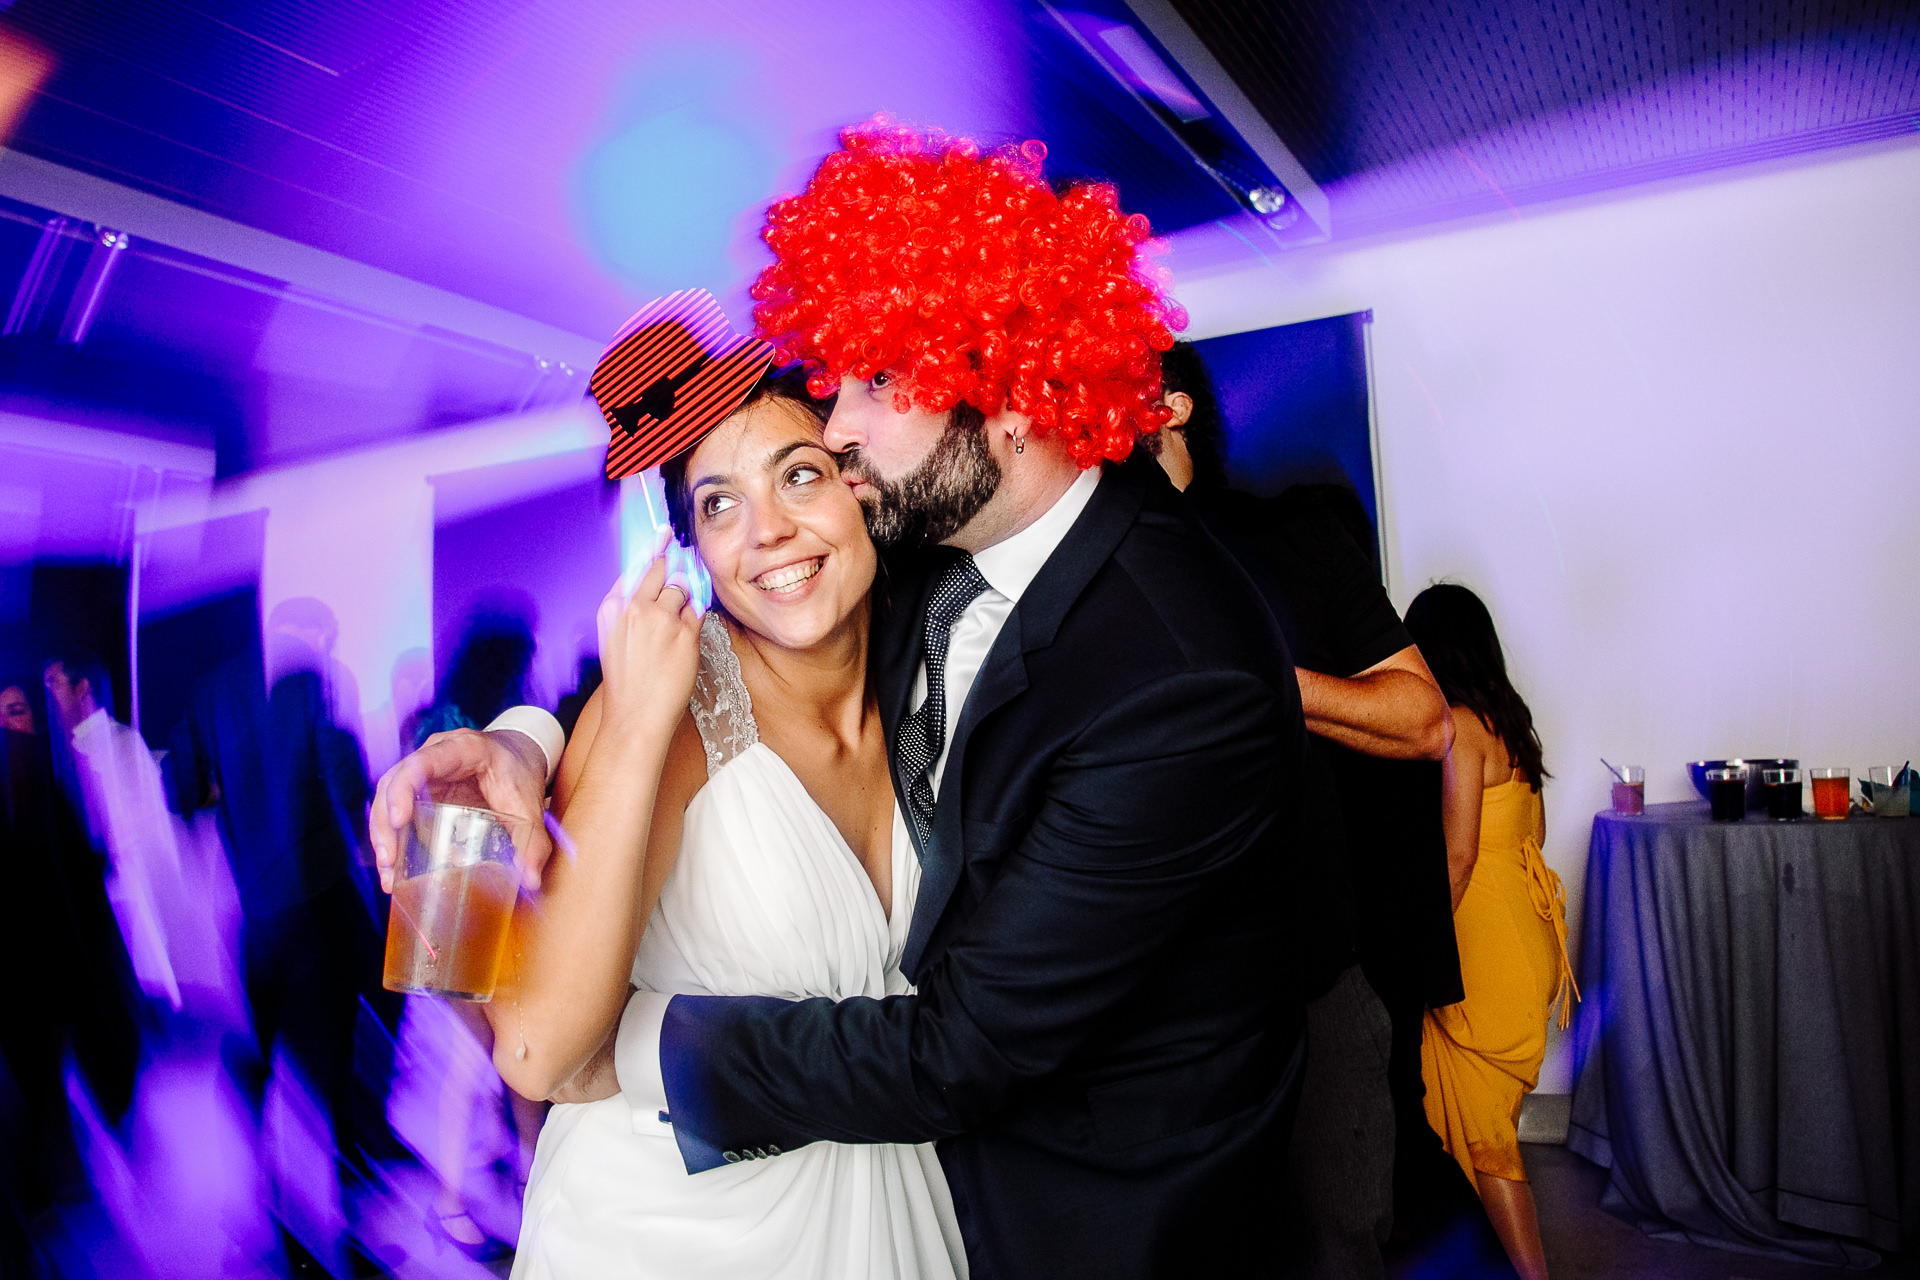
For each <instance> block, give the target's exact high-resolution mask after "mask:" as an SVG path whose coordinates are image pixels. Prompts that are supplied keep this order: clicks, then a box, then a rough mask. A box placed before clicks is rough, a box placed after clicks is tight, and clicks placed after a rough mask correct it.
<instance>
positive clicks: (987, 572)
mask: <svg viewBox="0 0 1920 1280" xmlns="http://www.w3.org/2000/svg"><path fill="white" fill-rule="evenodd" d="M1100 470H1101V469H1100V468H1099V467H1088V468H1087V469H1086V470H1085V471H1082V472H1081V473H1080V474H1079V475H1078V476H1077V477H1075V479H1074V482H1073V483H1072V484H1070V485H1068V486H1067V491H1066V492H1065V493H1063V494H1061V495H1060V496H1059V497H1058V498H1056V499H1054V503H1053V505H1052V506H1051V507H1049V508H1047V511H1046V514H1044V515H1042V516H1041V517H1040V518H1039V519H1038V520H1035V521H1034V522H1033V523H1032V524H1030V525H1028V526H1027V527H1026V528H1024V529H1022V530H1021V531H1020V532H1018V533H1016V534H1014V535H1013V536H1012V537H1011V538H1008V539H1006V540H1005V541H1003V542H996V543H994V544H993V545H992V546H990V547H988V548H986V549H985V550H983V551H977V552H975V553H974V557H973V563H974V565H975V566H976V567H977V568H978V569H979V570H980V576H981V577H983V578H985V579H986V580H987V585H988V586H990V587H992V588H993V589H994V590H995V591H998V592H999V593H1000V594H1001V595H1003V596H1005V597H1006V598H1007V599H1009V600H1011V601H1013V602H1014V603H1015V604H1018V603H1019V602H1020V596H1021V594H1022V593H1023V592H1024V591H1026V589H1027V586H1028V584H1029V583H1031V582H1032V581H1033V579H1034V577H1035V576H1036V575H1037V574H1039V572H1040V569H1041V567H1042V566H1043V565H1045V564H1046V563H1047V558H1048V557H1049V556H1051V555H1052V554H1053V551H1054V548H1055V547H1058V546H1059V545H1060V543H1061V541H1062V540H1063V539H1065V538H1066V536H1067V530H1069V529H1071V528H1073V522H1074V521H1075V520H1078V519H1079V518H1080V513H1081V512H1082V511H1085V510H1086V509H1087V503H1088V501H1089V500H1090V499H1092V497H1093V490H1094V486H1095V485H1097V484H1099V483H1100Z"/></svg>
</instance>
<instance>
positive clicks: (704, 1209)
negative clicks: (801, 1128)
mask: <svg viewBox="0 0 1920 1280" xmlns="http://www.w3.org/2000/svg"><path fill="white" fill-rule="evenodd" d="M691 707H692V710H693V715H694V720H695V722H696V724H697V725H698V726H699V729H700V737H701V739H702V741H703V742H705V744H706V749H707V784H706V786H704V787H702V788H701V789H700V791H699V792H698V793H697V794H695V796H694V797H693V800H692V801H691V802H690V803H689V804H688V805H687V814H686V827H685V830H684V833H683V834H682V836H681V839H680V856H679V859H678V861H677V862H676V863H675V864H674V868H673V874H672V875H671V876H669V877H668V879H667V883H666V886H665V888H664V889H663V890H662V892H661V895H660V902H659V905H658V906H657V907H656V908H655V909H654V912H653V916H652V918H651V919H650V920H649V921H648V922H647V929H646V933H645V935H644V936H643V937H642V939H641V942H640V950H639V954H638V955H637V956H636V958H635V960H634V963H633V981H634V985H636V986H638V987H642V988H644V989H647V990H652V991H664V992H672V993H674V994H699V995H773V996H783V997H785V998H787V999H793V1000H797V999H802V998H806V997H810V996H829V997H832V998H834V999H844V998H846V997H848V996H881V995H895V994H901V993H904V992H908V991H911V990H912V989H913V988H912V986H911V985H910V984H909V983H908V982H907V980H906V978H905V977H903V976H902V975H901V973H900V954H901V950H902V949H903V948H904V946H905V945H906V938H907V925H908V921H909V918H910V917H911V915H912V912H911V910H910V904H911V903H912V901H913V891H914V886H915V885H916V884H917V882H918V880H919V877H920V864H919V860H918V859H917V858H916V857H915V856H914V853H913V845H912V841H911V839H910V838H909V836H908V833H907V829H906V824H905V822H904V820H903V819H902V818H901V816H900V813H899V811H898V809H897V808H896V810H895V812H894V824H893V825H894V830H893V903H892V911H891V913H888V912H886V911H883V910H882V909H881V906H880V900H879V897H878V896H877V895H876V894H875V893H874V890H873V882H872V881H871V880H870V879H869V878H868V876H867V873H866V869H865V868H864V867H863V866H862V865H861V863H860V860H859V859H858V858H857V857H856V856H855V855H854V853H853V851H852V849H850V848H849V847H848V845H847V842H846V841H845V840H844V839H843V838H842V837H841V835H840V832H839V829H838V828H836V827H835V826H834V825H833V822H832V821H831V820H830V819H829V818H828V817H827V815H826V814H825V813H823V812H822V811H821V809H820V806H819V805H817V804H815V803H814V801H813V798H812V797H811V796H809V795H808V794H807V791H806V788H805V787H803V786H802V785H801V784H800V780H799V778H797V777H796V776H795V775H794V773H793V771H792V770H791V769H789V768H788V767H787V765H786V763H785V762H784V761H782V760H781V759H780V757H779V756H777V755H775V754H774V753H773V751H772V749H771V748H769V747H767V746H766V745H764V744H763V743H761V742H760V741H759V734H758V732H757V731H756V729H755V727H754V722H753V712H752V706H751V702H750V700H749V698H748V696H747V688H746V685H745V683H744V682H743V681H742V680H741V677H740V663H739V660H738V659H737V658H736V657H735V656H734V653H733V648H732V646H731V645H730V644H729V643H728V639H727V631H726V626H725V624H724V623H722V622H721V621H720V618H719V616H718V614H716V613H710V614H708V615H707V618H706V620H705V622H704V623H703V624H702V626H701V630H700V676H699V679H698V681H697V682H696V684H695V689H694V695H693V699H692V702H691ZM639 1130H644V1131H639ZM513 1275H514V1277H516V1280H548V1278H549V1277H551V1278H553V1280H601V1278H602V1277H608V1278H612V1277H635V1278H638V1277H647V1278H649V1280H651V1278H654V1277H658V1278H659V1280H688V1278H689V1277H707V1276H711V1277H715V1278H716V1280H719V1278H721V1277H724V1278H725V1280H750V1278H751V1277H760V1276H768V1277H771V1276H779V1277H795V1278H796V1280H806V1278H812V1277H818V1278H819V1280H859V1278H861V1277H870V1278H872V1280H882V1278H885V1280H895V1278H897V1280H936V1278H940V1280H945V1278H947V1277H964V1276H965V1275H966V1255H965V1252H964V1250H963V1248H962V1245H961V1242H960V1232H959V1227H958V1226H957V1224H956V1223H955V1220H954V1214H953V1201H952V1199H951V1197H950V1196H949V1194H948V1191H947V1183H946V1178H945V1176H944V1175H943V1174H942V1172H941V1169H940V1162H939V1160H938V1159H937V1158H936V1157H935V1156H934V1152H933V1147H932V1146H931V1145H930V1144H929V1145H922V1146H849V1145H842V1144H839V1143H831V1142H816V1143H813V1144H811V1145H809V1146H805V1147H802V1148H800V1149H799V1150H797V1151H788V1152H785V1153H783V1154H781V1155H778V1156H773V1157H770V1158H768V1159H761V1160H749V1161H743V1162H741V1163H738V1164H729V1165H726V1166H724V1167H722V1168H719V1169H713V1170H709V1171H708V1172H705V1173H700V1174H696V1175H691V1176H690V1175H689V1174H688V1173H687V1171H686V1167H685V1165H683V1164H682V1163H681V1159H680V1150H679V1148H678V1146H677V1145H676V1144H675V1143H674V1140H673V1133H672V1130H671V1129H669V1128H668V1127H666V1126H665V1125H659V1124H654V1123H651V1122H650V1121H644V1120H642V1121H636V1119H635V1117H634V1114H633V1111H632V1109H631V1108H630V1107H629V1106H628V1105H627V1102H626V1100H625V1099H624V1098H622V1097H620V1096H617V1095H616V1096H615V1097H612V1098H607V1099H603V1100H602V1101H599V1102H591V1103H584V1104H560V1105H556V1106H555V1107H554V1108H553V1110H552V1111H551V1113H550V1114H549V1115H548V1116H547V1123H546V1127H545V1128H544V1129H543V1130H542V1131H541V1133H540V1145H539V1148H538V1151H537V1153H536V1155H535V1157H534V1163H533V1173H532V1175H531V1177H530V1178H529V1179H528V1182H527V1199H526V1207H525V1212H524V1217H523V1219H522V1223H521V1228H520V1244H519V1250H518V1254H517V1256H516V1257H515V1259H514V1266H513Z"/></svg>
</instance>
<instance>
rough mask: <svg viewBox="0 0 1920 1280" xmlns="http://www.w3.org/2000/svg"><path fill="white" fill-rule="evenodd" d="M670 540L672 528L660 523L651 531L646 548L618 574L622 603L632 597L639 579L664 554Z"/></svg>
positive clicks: (637, 587) (644, 575)
mask: <svg viewBox="0 0 1920 1280" xmlns="http://www.w3.org/2000/svg"><path fill="white" fill-rule="evenodd" d="M672 541H673V530H672V529H671V528H669V527H667V526H666V525H661V526H660V527H659V528H658V529H655V530H654V531H653V537H652V538H650V539H648V541H647V544H646V550H645V551H644V552H642V553H641V554H640V555H638V556H637V557H635V558H634V560H633V561H632V563H630V564H629V565H628V566H627V568H626V571H625V572H624V573H622V574H621V575H620V581H619V584H618V585H619V587H620V600H621V603H622V604H624V603H626V602H627V601H628V600H630V599H632V598H633V596H634V595H635V594H636V593H637V592H638V591H639V589H640V582H641V579H643V578H645V577H646V575H647V574H648V572H649V571H651V570H652V568H653V566H654V562H655V561H657V560H659V559H661V558H662V557H663V556H664V555H665V554H666V550H667V546H668V544H669V543H671V542H672Z"/></svg>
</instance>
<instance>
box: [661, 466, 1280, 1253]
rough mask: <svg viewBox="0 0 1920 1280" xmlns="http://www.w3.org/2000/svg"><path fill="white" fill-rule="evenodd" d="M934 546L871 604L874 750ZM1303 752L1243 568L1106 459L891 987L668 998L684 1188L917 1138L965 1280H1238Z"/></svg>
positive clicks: (1049, 583) (958, 799)
mask: <svg viewBox="0 0 1920 1280" xmlns="http://www.w3.org/2000/svg"><path fill="white" fill-rule="evenodd" d="M941 554H945V553H940V552H935V553H933V554H932V555H928V556H923V557H919V558H918V561H919V562H918V563H908V562H904V561H896V562H894V563H893V564H891V565H890V571H889V578H888V583H889V587H888V590H887V594H888V595H889V596H890V597H891V598H890V599H888V600H880V601H878V602H877V608H876V616H875V623H874V652H875V658H874V678H875V682H876V686H877V693H878V697H879V703H880V708H881V713H882V717H883V720H884V722H885V724H886V728H887V734H888V740H889V741H892V738H893V734H894V730H895V729H896V728H897V726H898V725H899V723H900V720H901V718H902V717H904V716H905V714H906V713H907V711H908V707H907V700H908V698H909V697H910V696H911V688H912V684H913V679H914V674H915V669H916V666H917V664H918V662H919V658H920V642H919V630H920V626H921V618H922V616H923V608H924V603H925V597H926V594H927V591H928V589H929V587H930V580H931V566H932V565H933V564H935V563H937V562H938V559H939V557H940V555H941ZM1303 742H1304V731H1303V728H1302V721H1301V718H1300V707H1299V692H1298V688H1297V686H1296V684H1295V682H1294V678H1293V671H1292V668H1291V666H1289V664H1288V663H1287V660H1286V657H1285V647H1284V643H1283V642H1282V641H1281V639H1280V636H1279V632H1278V630H1277V628H1276V627H1275V626H1274V623H1273V620H1272V618H1271V616H1270V615H1269V614H1268V613H1267V611H1266V610H1265V608H1264V607H1263V605H1262V604H1261V603H1260V601H1259V599H1258V597H1257V596H1256V595H1255V594H1254V591H1253V589H1252V587H1251V585H1250V584H1249V582H1248V580H1247V578H1246V576H1245V574H1244V573H1243V572H1242V571H1241V570H1240V569H1239V567H1238V566H1237V565H1236V564H1235V563H1234V562H1233V561H1232V559H1231V558H1230V557H1228V556H1227V554H1226V553H1225V552H1224V551H1223V550H1222V549H1221V547H1220V546H1219V544H1218V543H1217V542H1215V541H1214V540H1213V539H1212V537H1211V536H1210V535H1209V534H1208V533H1207V532H1206V530H1205V529H1204V528H1203V527H1202V526H1201V525H1200V524H1199V522H1198V521H1197V520H1196V519H1195V517H1194V516H1193V514H1192V512H1191V510H1190V508H1189V507H1188V506H1187V504H1186V502H1185V500H1184V499H1183V498H1182V497H1181V496H1180V495H1179V494H1177V493H1176V492H1175V491H1174V490H1173V489H1172V487H1171V486H1170V485H1169V484H1168V483H1167V482H1166V480H1165V478H1164V476H1163V475H1162V474H1161V472H1160V469H1159V467H1158V466H1157V465H1156V464H1155V463H1154V462H1153V461H1152V459H1150V458H1144V457H1142V458H1138V459H1136V460H1135V461H1133V462H1130V463H1127V464H1124V465H1121V466H1118V467H1110V468H1108V470H1107V472H1106V474H1105V475H1104V476H1103V477H1102V480H1101V483H1100V485H1099V487H1098V488H1097V489H1096V490H1095V491H1094V494H1093V497H1092V499H1091V501H1090V502H1089V503H1088V506H1087V508H1086V510H1085V511H1084V512H1082V513H1081V515H1080V517H1079V519H1078V521H1077V522H1076V523H1075V525H1074V527H1073V529H1072V531H1071V532H1070V533H1068V535H1067V537H1066V539H1065V540H1064V541H1063V542H1062V543H1061V545H1060V546H1059V548H1058V549H1057V550H1056V551H1055V552H1054V553H1053V555H1052V557H1051V558H1050V559H1049V560H1048V561H1047V563H1046V565H1045V567H1043V568H1042V569H1041V571H1040V573H1039V575H1038V576H1037V577H1036V578H1035V579H1034V580H1033V582H1032V584H1031V585H1030V586H1029V587H1028V589H1027V591H1026V593H1025V594H1024V595H1023V596H1022V598H1021V600H1020V602H1019V604H1018V605H1017V606H1016V607H1015V609H1014V610H1013V613H1012V615H1011V616H1010V617H1009V619H1008V620H1007V623H1006V626H1005V628H1004V629H1003V630H1002V631H1001V633H1000V635H999V638H998V640H997V641H996V642H995V644H994V647H993V649H992V651H991V652H990V653H989V654H988V657H987V660H986V664H985V666H984V667H983V668H982V669H981V672H980V675H979V677H978V679H977V680H976V681H975V683H974V686H973V689H972V691H971V693H970V694H969V695H968V697H967V699H966V702H965V704H964V705H963V707H962V708H961V709H960V712H959V715H958V717H957V719H956V722H955V724H954V727H953V733H952V747H951V750H950V753H949V755H948V759H947V765H946V771H945V774H944V776H943V778H942V782H941V788H940V795H939V803H938V806H937V808H936V811H935V815H934V825H933V832H932V835H931V837H930V839H929V841H928V843H927V845H926V847H924V848H922V849H921V850H920V857H921V868H922V871H921V882H920V893H919V898H918V905H917V908H916V910H915V912H914V918H913V924H912V932H911V935H910V938H909V941H908V944H907V950H906V956H905V968H906V970H907V972H908V975H909V976H910V977H912V978H913V979H914V980H915V982H916V983H917V985H918V988H919V989H918V994H917V995H914V996H899V997H890V998H887V999H881V1000H873V999H853V1000H846V1001H841V1002H838V1003H836V1002H833V1001H829V1000H807V1001H800V1002H788V1001H784V1000H778V999H772V998H756V997H746V998H723V997H698V996H677V997H675V998H674V999H673V1001H672V1002H671V1003H670V1005H669V1006H668V1009H667V1013H666V1017H665V1021H664V1023H663V1026H662V1033H661V1065H662V1069H663V1073H664V1075H665V1082H666V1087H667V1097H668V1104H669V1107H670V1111H671V1118H672V1122H673V1126H674V1131H675V1136H676V1138H677V1140H678V1142H679V1144H680V1148H681V1151H682V1154H683V1156H684V1157H685V1158H686V1162H687V1166H688V1168H689V1170H691V1171H694V1172H698V1171H699V1170H701V1169H704V1168H710V1167H713V1166H715V1165H718V1164H720V1163H723V1162H729V1161H733V1160H738V1159H744V1158H758V1157H762V1156H772V1155H777V1153H778V1152H781V1151H785V1150H791V1149H793V1148H795V1147H799V1146H801V1145H804V1144H806V1143H808V1142H813V1141H817V1140H829V1141H837V1142H909V1143H910V1142H925V1141H929V1140H938V1141H939V1142H940V1158H941V1162H942V1164H943V1165H944V1166H945V1168H946V1172H947V1177H948V1181H949V1184H950V1185H951V1187H952V1189H953V1194H954V1199H955V1202H956V1205H957V1208H958V1210H959V1214H960V1221H961V1227H962V1230H963V1232H964V1234H965V1236H966V1243H967V1253H968V1257H969V1260H970V1262H971V1265H972V1270H973V1274H974V1275H975V1276H976V1277H980V1278H982V1280H986V1278H993V1277H1011V1276H1034V1277H1058V1276H1062V1275H1099V1276H1102V1277H1125V1276H1153V1275H1175V1274H1178V1275H1202V1274H1206V1275H1213V1274H1228V1275H1233V1274H1249V1273H1251V1272H1252V1271H1253V1270H1254V1269H1255V1262H1254V1260H1253V1255H1254V1246H1255V1241H1256V1240H1257V1238H1258V1234H1259V1224H1260V1223H1261V1222H1262V1221H1264V1220H1265V1218H1266V1217H1268V1216H1269V1215H1270V1214H1271V1212H1272V1201H1271V1198H1270V1195H1269V1194H1268V1193H1269V1188H1270V1183H1271V1180H1272V1178H1273V1176H1274V1174H1275V1172H1276V1170H1277V1168H1278V1165H1279V1162H1280V1160H1279V1157H1280V1150H1281V1148H1282V1147H1283V1145H1284V1140H1285V1134H1286V1128H1287V1125H1288V1123H1289V1122H1290V1120H1291V1113H1292V1104H1293V1100H1294V1097H1295V1096H1296V1094H1297V1091H1298V1080H1299V1076H1300V1071H1301V1066H1302V1063H1303V1060H1304V1050H1303V1035H1302V1016H1301V1006H1300V1002H1299V995H1298V989H1297V984H1295V983H1294V982H1292V981H1290V980H1289V975H1287V974H1286V973H1285V971H1284V970H1285V968H1286V966H1287V963H1288V961H1287V957H1288V956H1289V955H1290V954H1291V953H1290V950H1289V937H1288V935H1289V932H1290V931H1289V928H1288V923H1287V922H1288V918H1289V912H1290V910H1291V905H1292V904H1291V902H1290V899H1289V888H1290V882H1291V879H1292V877H1291V875H1290V869H1291V867H1290V864H1291V860H1292V858H1293V857H1294V856H1295V854H1294V843H1293V841H1292V839H1291V838H1290V832H1291V822H1292V819H1293V809H1294V799H1293V793H1292V788H1293V786H1294V781H1295V778H1296V776H1297V772H1298V763H1299V755H1300V751H1301V749H1302V746H1303ZM894 783H895V787H896V789H897V790H898V791H899V792H901V793H902V794H903V795H904V792H905V786H904V780H903V779H902V778H900V777H899V776H898V774H897V771H896V776H895V778H894ZM902 803H903V804H904V803H905V801H904V799H903V800H902Z"/></svg>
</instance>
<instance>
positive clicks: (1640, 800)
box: [1613, 764, 1647, 814]
mask: <svg viewBox="0 0 1920 1280" xmlns="http://www.w3.org/2000/svg"><path fill="white" fill-rule="evenodd" d="M1613 811H1614V812H1615V813H1625V814H1635V813H1645V812H1646V811H1647V771H1646V770H1645V769H1644V768H1642V767H1641V766H1639V765H1637V764H1629V765H1622V766H1621V767H1620V769H1619V771H1618V774H1617V776H1616V777H1615V778H1614V780H1613Z"/></svg>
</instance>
